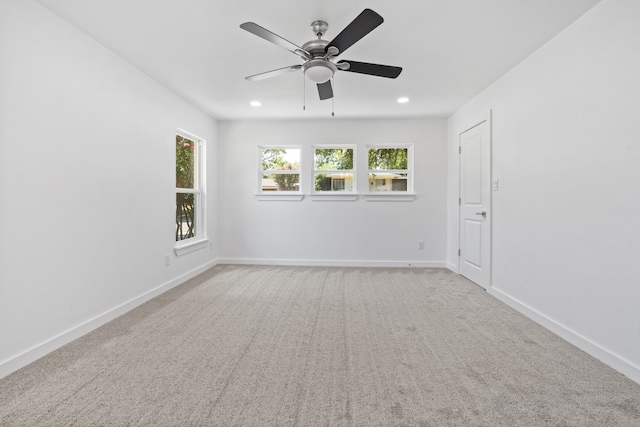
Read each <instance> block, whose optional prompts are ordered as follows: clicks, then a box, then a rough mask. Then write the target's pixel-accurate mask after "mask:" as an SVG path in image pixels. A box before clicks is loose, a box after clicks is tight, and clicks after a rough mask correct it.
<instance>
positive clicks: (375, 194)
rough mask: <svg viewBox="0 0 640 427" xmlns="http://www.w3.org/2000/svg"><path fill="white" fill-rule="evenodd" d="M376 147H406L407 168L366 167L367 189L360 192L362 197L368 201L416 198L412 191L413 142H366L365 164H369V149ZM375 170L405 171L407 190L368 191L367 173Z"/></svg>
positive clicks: (405, 200) (395, 200)
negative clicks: (378, 168)
mask: <svg viewBox="0 0 640 427" xmlns="http://www.w3.org/2000/svg"><path fill="white" fill-rule="evenodd" d="M377 148H406V149H407V169H388V170H377V171H376V170H372V169H367V172H366V179H367V190H366V191H365V192H364V193H363V194H362V198H363V199H364V200H366V201H369V202H379V201H390V202H391V201H393V202H410V201H413V200H415V199H416V194H415V193H414V191H413V185H414V182H413V181H414V167H413V144H367V160H366V161H367V163H366V164H367V166H369V164H368V163H369V150H370V149H377ZM376 172H386V173H406V174H407V191H369V174H370V173H374V174H375V173H376Z"/></svg>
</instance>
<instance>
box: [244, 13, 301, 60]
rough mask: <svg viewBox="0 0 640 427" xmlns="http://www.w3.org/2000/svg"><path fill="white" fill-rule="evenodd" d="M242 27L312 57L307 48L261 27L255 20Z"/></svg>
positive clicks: (284, 47)
mask: <svg viewBox="0 0 640 427" xmlns="http://www.w3.org/2000/svg"><path fill="white" fill-rule="evenodd" d="M240 28H242V29H243V30H246V31H248V32H250V33H251V34H255V35H256V36H258V37H260V38H263V39H265V40H266V41H269V42H271V43H273V44H275V45H277V46H280V47H281V48H283V49H286V50H288V51H289V52H292V53H295V54H296V55H298V56H300V57H302V58H305V59H311V55H310V54H309V52H307V51H306V50H304V49H302V48H301V47H300V46H298V45H295V44H293V43H291V42H290V41H289V40H287V39H284V38H282V37H280V36H279V35H277V34H275V33H272V32H271V31H269V30H267V29H266V28H263V27H261V26H260V25H258V24H256V23H255V22H245V23H244V24H240Z"/></svg>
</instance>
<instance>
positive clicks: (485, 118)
mask: <svg viewBox="0 0 640 427" xmlns="http://www.w3.org/2000/svg"><path fill="white" fill-rule="evenodd" d="M492 116H493V114H492V110H488V111H486V112H484V113H482V114H480V115H478V116H476V117H475V118H474V119H473V120H470V121H468V122H467V125H466V126H462V127H461V128H460V130H459V131H458V132H457V135H456V136H457V140H458V274H461V269H462V266H461V262H462V258H461V252H460V250H461V248H462V226H463V218H462V216H463V215H462V206H461V204H460V200H462V156H461V155H460V154H461V149H460V147H461V144H460V137H461V136H462V134H464V133H465V132H467V131H469V130H471V129H473V128H475V127H477V126H480V125H481V124H482V123H484V122H486V123H487V126H488V135H489V182H488V183H487V184H488V185H489V193H488V194H489V200H488V202H487V204H488V207H489V218H488V221H489V235H488V236H487V237H488V238H489V263H488V268H489V274H488V277H489V282H488V283H487V287H486V288H485V289H486V290H489V289H490V288H491V287H492V285H493V264H494V260H493V225H494V223H493V217H494V215H493V191H494V189H493V179H494V178H493V123H492ZM479 286H481V287H483V288H484V286H482V285H479Z"/></svg>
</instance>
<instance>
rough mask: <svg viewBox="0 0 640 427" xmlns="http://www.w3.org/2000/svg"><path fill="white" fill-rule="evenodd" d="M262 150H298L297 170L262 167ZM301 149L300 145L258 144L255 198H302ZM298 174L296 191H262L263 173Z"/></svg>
mask: <svg viewBox="0 0 640 427" xmlns="http://www.w3.org/2000/svg"><path fill="white" fill-rule="evenodd" d="M264 150H298V151H299V154H300V157H299V159H298V162H299V164H300V167H299V169H297V170H279V169H263V168H262V155H263V151H264ZM302 153H303V149H302V146H301V145H289V144H279V145H262V144H259V145H258V156H257V160H258V170H257V172H258V175H257V179H258V181H257V188H258V191H257V192H256V198H257V199H258V200H302V198H303V197H304V193H303V192H302V185H303V182H304V174H303V166H302V164H303V161H302ZM278 174H279V175H298V189H297V190H296V191H264V189H263V185H262V179H263V178H262V177H263V175H278Z"/></svg>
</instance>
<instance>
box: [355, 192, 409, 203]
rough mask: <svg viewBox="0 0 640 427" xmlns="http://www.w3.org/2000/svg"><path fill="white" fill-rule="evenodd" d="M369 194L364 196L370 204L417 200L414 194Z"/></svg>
mask: <svg viewBox="0 0 640 427" xmlns="http://www.w3.org/2000/svg"><path fill="white" fill-rule="evenodd" d="M381 193H382V194H380V193H369V194H364V195H363V196H362V198H363V199H365V200H366V201H368V202H412V201H414V200H415V199H416V195H415V194H413V193H400V194H394V193H393V192H381Z"/></svg>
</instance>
